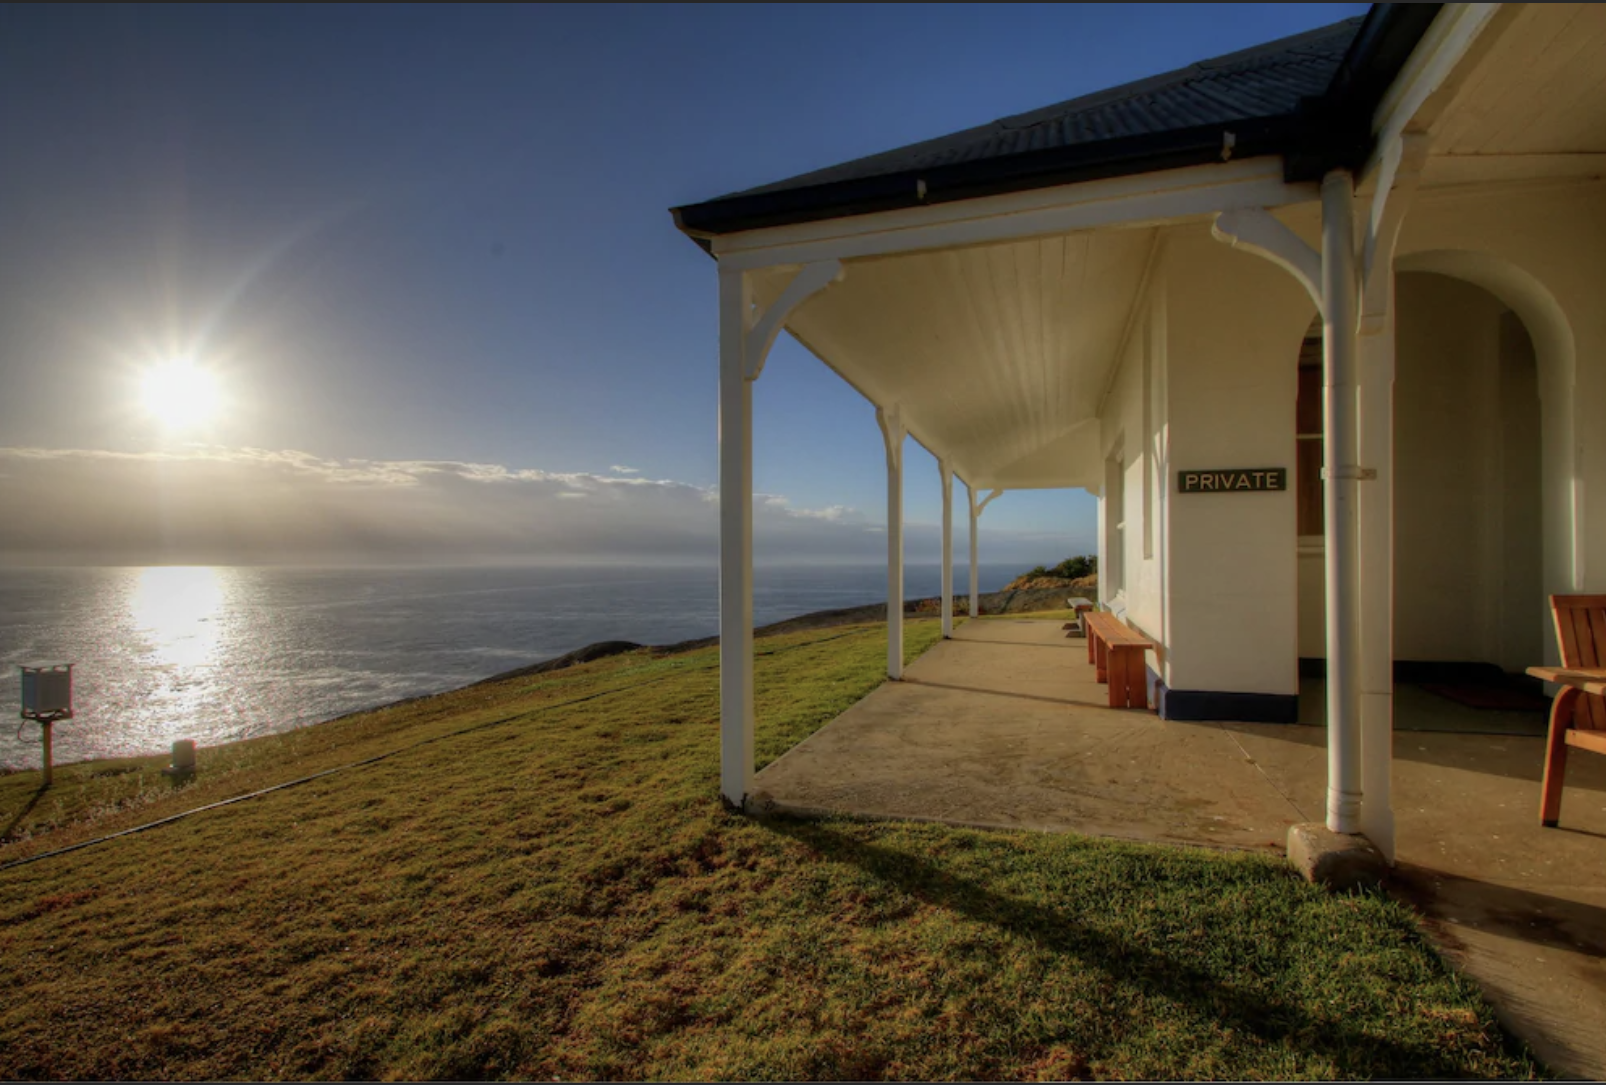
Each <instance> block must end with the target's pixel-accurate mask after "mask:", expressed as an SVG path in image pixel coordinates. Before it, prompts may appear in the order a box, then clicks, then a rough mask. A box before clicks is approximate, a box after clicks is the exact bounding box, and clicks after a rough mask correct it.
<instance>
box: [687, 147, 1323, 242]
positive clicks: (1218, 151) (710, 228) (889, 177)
mask: <svg viewBox="0 0 1606 1085" xmlns="http://www.w3.org/2000/svg"><path fill="white" fill-rule="evenodd" d="M1294 120H1295V118H1294V117H1292V116H1289V115H1280V116H1271V117H1254V118H1249V119H1247V120H1242V121H1234V122H1232V123H1231V124H1226V125H1222V124H1212V125H1206V126H1202V127H1196V128H1185V129H1177V130H1174V131H1169V132H1160V133H1155V134H1152V135H1143V136H1130V137H1126V138H1121V139H1108V140H1100V141H1099V142H1097V143H1084V144H1081V145H1078V146H1075V147H1055V148H1049V149H1046V150H1042V151H1028V152H1026V153H1023V154H1016V155H1010V156H1008V157H1007V158H993V159H983V160H981V161H977V162H959V163H955V164H953V165H946V166H937V167H933V168H931V169H925V170H902V171H899V172H897V173H888V174H883V175H881V176H878V177H863V178H856V179H854V180H850V181H838V182H834V183H830V184H823V185H813V186H810V187H809V188H798V189H787V190H784V191H780V192H757V193H753V194H752V195H747V196H728V197H725V198H723V199H720V200H713V201H710V202H708V203H701V204H692V205H689V206H685V207H676V208H671V210H670V214H672V215H673V216H674V218H675V225H676V226H678V227H679V228H680V229H681V230H682V231H684V232H685V233H687V234H690V235H691V236H692V237H693V238H695V239H697V240H698V241H699V242H702V243H703V247H704V248H707V247H708V245H707V244H706V241H707V239H708V238H711V237H716V236H718V235H720V234H727V233H736V232H738V231H741V230H759V229H764V228H767V227H771V226H788V225H792V224H794V223H799V222H814V221H819V220H822V219H835V218H847V217H850V216H853V215H869V214H874V213H876V212H879V211H897V210H901V209H904V208H909V207H922V206H928V205H931V204H938V203H950V202H953V201H956V200H970V199H976V198H978V197H982V196H996V195H999V194H1001V193H1006V192H1021V191H1026V190H1029V189H1034V188H1049V187H1052V186H1054V185H1066V184H1075V183H1078V182H1083V181H1099V180H1104V179H1106V178H1109V177H1125V176H1130V175H1132V174H1136V173H1150V172H1154V171H1157V170H1167V169H1179V168H1182V167H1184V166H1199V165H1209V164H1211V163H1218V162H1225V161H1228V160H1229V159H1233V158H1254V157H1258V156H1261V155H1267V154H1277V153H1279V152H1280V151H1282V150H1283V149H1284V148H1285V147H1286V146H1287V145H1288V142H1289V140H1290V139H1291V138H1292V137H1293V135H1294V129H1293V122H1294Z"/></svg>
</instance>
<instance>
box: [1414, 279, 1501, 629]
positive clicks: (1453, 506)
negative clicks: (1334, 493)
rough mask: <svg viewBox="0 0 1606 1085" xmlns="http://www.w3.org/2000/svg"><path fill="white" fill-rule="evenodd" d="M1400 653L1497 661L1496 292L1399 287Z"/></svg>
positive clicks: (1454, 284) (1458, 285) (1424, 283)
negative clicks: (1493, 294) (1495, 657)
mask: <svg viewBox="0 0 1606 1085" xmlns="http://www.w3.org/2000/svg"><path fill="white" fill-rule="evenodd" d="M1395 306H1396V308H1395V375H1394V657H1395V658H1396V659H1428V660H1480V661H1482V660H1491V659H1492V658H1493V656H1494V655H1495V654H1496V651H1495V642H1496V639H1497V638H1496V635H1495V634H1496V628H1497V626H1496V619H1497V617H1498V605H1497V602H1498V597H1499V595H1500V593H1501V592H1502V589H1503V584H1504V569H1503V568H1502V566H1501V563H1500V558H1501V550H1500V546H1499V537H1498V536H1499V532H1500V527H1501V520H1502V517H1501V502H1500V501H1499V492H1500V490H1501V489H1502V486H1501V475H1500V446H1501V429H1502V428H1501V412H1500V402H1499V390H1500V389H1499V385H1500V324H1501V315H1502V313H1503V312H1504V310H1505V306H1504V305H1502V304H1501V303H1500V302H1499V301H1498V300H1497V299H1496V298H1494V297H1493V296H1492V295H1490V294H1489V293H1488V292H1486V291H1483V290H1480V289H1479V288H1477V287H1475V286H1472V285H1471V284H1469V283H1464V282H1460V281H1458V280H1456V279H1450V278H1446V277H1444V276H1441V275H1426V274H1409V273H1407V274H1402V275H1400V276H1399V277H1398V279H1397V281H1396V284H1395Z"/></svg>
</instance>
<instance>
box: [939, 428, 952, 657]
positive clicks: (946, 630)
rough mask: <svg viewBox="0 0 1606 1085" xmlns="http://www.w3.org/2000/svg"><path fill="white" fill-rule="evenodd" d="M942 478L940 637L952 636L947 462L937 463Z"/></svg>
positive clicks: (950, 525)
mask: <svg viewBox="0 0 1606 1085" xmlns="http://www.w3.org/2000/svg"><path fill="white" fill-rule="evenodd" d="M937 474H938V475H939V476H940V477H941V478H942V635H943V639H944V640H946V639H948V638H949V637H952V636H953V635H954V471H953V468H952V467H950V466H948V461H947V460H938V461H937Z"/></svg>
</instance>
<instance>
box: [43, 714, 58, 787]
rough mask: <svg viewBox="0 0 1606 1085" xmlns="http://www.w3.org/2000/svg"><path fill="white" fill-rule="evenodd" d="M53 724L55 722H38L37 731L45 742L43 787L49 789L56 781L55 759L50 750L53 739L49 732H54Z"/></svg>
mask: <svg viewBox="0 0 1606 1085" xmlns="http://www.w3.org/2000/svg"><path fill="white" fill-rule="evenodd" d="M55 723H56V721H55V720H40V721H39V730H40V731H41V732H42V733H43V735H44V742H45V757H44V772H45V775H44V785H45V786H46V787H49V786H50V785H51V784H52V783H53V782H55V779H56V765H55V757H54V752H53V751H52V749H51V742H52V739H53V737H54V736H53V735H52V733H51V732H52V731H53V730H54V727H55Z"/></svg>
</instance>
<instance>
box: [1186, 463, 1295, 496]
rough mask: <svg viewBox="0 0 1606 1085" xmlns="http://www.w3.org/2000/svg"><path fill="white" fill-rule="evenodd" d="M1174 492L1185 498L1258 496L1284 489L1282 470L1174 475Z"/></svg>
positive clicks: (1243, 469) (1240, 469)
mask: <svg viewBox="0 0 1606 1085" xmlns="http://www.w3.org/2000/svg"><path fill="white" fill-rule="evenodd" d="M1177 489H1178V491H1179V492H1181V493H1185V494H1224V493H1259V492H1263V491H1266V490H1286V489H1288V469H1287V468H1286V467H1233V468H1227V469H1225V470H1220V469H1218V470H1214V471H1178V472H1177Z"/></svg>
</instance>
